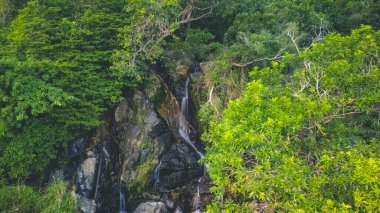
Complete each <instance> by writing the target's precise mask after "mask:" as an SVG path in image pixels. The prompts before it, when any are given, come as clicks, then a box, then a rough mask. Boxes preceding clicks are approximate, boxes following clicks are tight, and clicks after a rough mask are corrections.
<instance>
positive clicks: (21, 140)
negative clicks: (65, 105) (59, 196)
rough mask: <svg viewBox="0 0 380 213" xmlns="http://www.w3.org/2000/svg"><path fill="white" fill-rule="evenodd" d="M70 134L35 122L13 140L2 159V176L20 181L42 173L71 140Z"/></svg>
mask: <svg viewBox="0 0 380 213" xmlns="http://www.w3.org/2000/svg"><path fill="white" fill-rule="evenodd" d="M68 136H69V134H68V132H66V131H65V129H62V128H61V127H60V126H57V125H54V124H51V123H49V122H46V123H42V122H36V121H34V122H32V123H31V124H29V125H27V126H26V127H25V128H24V129H23V130H22V132H20V133H19V134H17V135H15V136H13V137H12V140H11V141H10V142H9V143H8V144H7V146H5V148H4V149H3V150H1V151H2V155H1V157H0V168H1V169H0V174H1V175H2V177H3V178H4V177H9V178H11V179H17V178H19V177H28V176H29V175H32V174H36V173H37V174H42V173H43V172H44V169H45V168H46V167H47V166H48V165H49V163H50V161H51V160H53V159H56V158H57V156H58V154H59V153H58V150H59V149H60V147H61V146H62V144H64V143H65V142H66V141H67V140H68V139H69V138H67V137H68Z"/></svg>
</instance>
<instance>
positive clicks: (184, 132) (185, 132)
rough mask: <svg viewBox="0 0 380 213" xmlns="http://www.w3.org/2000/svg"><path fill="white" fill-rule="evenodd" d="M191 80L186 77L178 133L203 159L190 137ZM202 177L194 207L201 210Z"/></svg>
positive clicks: (204, 169)
mask: <svg viewBox="0 0 380 213" xmlns="http://www.w3.org/2000/svg"><path fill="white" fill-rule="evenodd" d="M189 82H190V77H187V79H186V84H185V95H184V96H183V98H182V101H181V113H180V116H179V121H178V122H179V129H178V133H179V135H180V136H181V138H182V139H183V141H184V142H185V143H186V144H187V145H188V146H189V147H191V148H192V149H193V150H194V151H195V152H196V153H197V154H198V156H199V157H200V158H201V159H202V158H204V157H205V155H204V154H203V153H202V152H201V151H199V150H198V149H197V147H196V146H195V145H194V144H193V142H192V141H191V140H190V137H189V132H190V130H189V122H188V120H187V118H188V116H189ZM203 171H204V174H203V176H204V175H205V173H206V171H207V168H206V166H204V168H203ZM203 176H202V177H200V178H199V179H198V185H197V193H196V194H195V196H194V198H193V208H194V209H195V210H200V208H201V196H200V185H201V183H202V178H203Z"/></svg>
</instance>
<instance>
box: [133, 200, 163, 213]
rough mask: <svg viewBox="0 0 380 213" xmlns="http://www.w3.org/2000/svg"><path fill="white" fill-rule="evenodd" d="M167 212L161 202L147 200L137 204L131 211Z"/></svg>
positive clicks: (141, 212) (138, 212) (136, 212)
mask: <svg viewBox="0 0 380 213" xmlns="http://www.w3.org/2000/svg"><path fill="white" fill-rule="evenodd" d="M166 212H169V210H168V208H167V207H166V205H165V204H164V203H162V202H156V201H148V202H144V203H141V204H140V205H138V206H137V208H136V209H135V211H134V212H133V213H166Z"/></svg>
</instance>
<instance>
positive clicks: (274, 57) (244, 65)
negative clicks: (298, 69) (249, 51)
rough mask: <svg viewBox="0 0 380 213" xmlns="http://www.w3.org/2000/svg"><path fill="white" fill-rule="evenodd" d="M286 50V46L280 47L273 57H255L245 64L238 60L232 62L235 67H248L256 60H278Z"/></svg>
mask: <svg viewBox="0 0 380 213" xmlns="http://www.w3.org/2000/svg"><path fill="white" fill-rule="evenodd" d="M284 51H285V48H283V49H280V50H279V51H278V52H277V54H276V55H275V56H273V57H272V58H268V57H265V58H258V59H254V60H252V61H249V62H246V63H244V64H239V63H236V62H232V63H231V64H232V65H233V66H235V67H246V66H248V65H251V64H253V63H256V62H260V61H278V60H279V59H281V57H282V54H283V53H284Z"/></svg>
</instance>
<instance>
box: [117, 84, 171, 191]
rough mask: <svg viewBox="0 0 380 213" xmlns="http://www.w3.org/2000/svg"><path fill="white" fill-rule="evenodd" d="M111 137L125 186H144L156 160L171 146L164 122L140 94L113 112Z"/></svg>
mask: <svg viewBox="0 0 380 213" xmlns="http://www.w3.org/2000/svg"><path fill="white" fill-rule="evenodd" d="M115 121H116V126H115V127H114V134H115V138H116V140H117V141H118V142H119V147H120V150H121V158H122V177H121V178H122V180H123V181H124V182H125V183H127V184H128V185H129V186H131V185H133V184H135V185H137V184H139V185H140V186H144V185H146V184H147V183H148V181H149V177H150V176H151V174H152V172H153V170H154V167H155V166H156V165H157V164H158V159H159V158H160V156H161V155H162V153H164V152H165V151H166V150H167V149H168V148H169V147H170V146H171V144H172V143H173V139H174V138H173V135H172V134H171V132H170V130H169V129H168V126H167V125H166V123H165V121H164V120H163V119H161V118H160V117H159V116H158V115H157V113H156V112H155V111H154V108H153V104H152V103H151V102H150V101H148V100H147V98H146V97H145V96H144V94H143V93H141V92H139V91H135V93H134V94H133V96H132V97H131V98H128V99H126V100H124V101H123V102H122V103H121V104H120V105H119V106H118V107H117V108H116V110H115Z"/></svg>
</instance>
